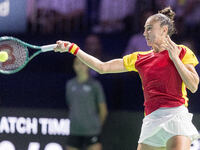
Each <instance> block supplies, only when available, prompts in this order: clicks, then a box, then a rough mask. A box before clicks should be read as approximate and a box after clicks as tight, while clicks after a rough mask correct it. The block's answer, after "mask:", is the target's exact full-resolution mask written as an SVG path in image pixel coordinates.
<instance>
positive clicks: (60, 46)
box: [54, 40, 80, 55]
mask: <svg viewBox="0 0 200 150" xmlns="http://www.w3.org/2000/svg"><path fill="white" fill-rule="evenodd" d="M56 44H57V47H56V48H55V49H54V51H55V52H60V53H62V52H69V53H71V54H73V55H76V54H77V52H78V50H79V49H80V48H79V47H78V46H77V45H76V44H74V43H71V42H68V41H60V40H59V41H57V42H56Z"/></svg>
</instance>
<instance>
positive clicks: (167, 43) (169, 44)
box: [163, 35, 181, 61]
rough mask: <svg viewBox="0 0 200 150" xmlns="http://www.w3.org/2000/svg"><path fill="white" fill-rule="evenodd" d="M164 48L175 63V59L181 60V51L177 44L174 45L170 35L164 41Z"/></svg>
mask: <svg viewBox="0 0 200 150" xmlns="http://www.w3.org/2000/svg"><path fill="white" fill-rule="evenodd" d="M163 47H164V48H165V49H166V50H167V51H168V54H169V57H170V59H171V60H172V61H173V60H174V59H177V58H179V54H180V52H181V50H180V49H179V48H178V46H177V45H176V43H174V42H173V41H172V40H171V38H170V37H169V35H168V36H167V37H166V39H164V42H163Z"/></svg>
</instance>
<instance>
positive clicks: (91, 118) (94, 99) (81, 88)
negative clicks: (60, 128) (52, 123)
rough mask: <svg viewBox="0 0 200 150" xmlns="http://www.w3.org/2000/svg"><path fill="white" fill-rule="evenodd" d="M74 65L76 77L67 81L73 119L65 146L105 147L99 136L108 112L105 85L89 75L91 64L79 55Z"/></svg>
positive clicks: (69, 149)
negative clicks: (103, 87) (81, 59)
mask: <svg viewBox="0 0 200 150" xmlns="http://www.w3.org/2000/svg"><path fill="white" fill-rule="evenodd" d="M73 68H74V71H75V73H76V77H74V78H73V79H71V80H69V81H68V82H67V84H66V102H67V104H68V106H69V119H70V135H69V136H68V138H67V149H66V150H80V149H82V148H85V149H86V150H102V145H101V143H100V139H99V136H100V134H101V129H102V126H103V124H104V121H105V119H106V116H107V107H106V102H105V96H104V92H103V89H102V86H101V84H100V83H99V82H98V81H97V80H95V79H93V78H91V77H90V75H89V68H88V67H87V66H86V65H85V64H83V63H82V62H81V61H80V60H79V59H78V58H77V57H76V58H75V59H74V64H73Z"/></svg>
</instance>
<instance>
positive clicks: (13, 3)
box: [0, 0, 26, 34]
mask: <svg viewBox="0 0 200 150" xmlns="http://www.w3.org/2000/svg"><path fill="white" fill-rule="evenodd" d="M24 31H26V0H0V33H1V34H2V33H21V32H24Z"/></svg>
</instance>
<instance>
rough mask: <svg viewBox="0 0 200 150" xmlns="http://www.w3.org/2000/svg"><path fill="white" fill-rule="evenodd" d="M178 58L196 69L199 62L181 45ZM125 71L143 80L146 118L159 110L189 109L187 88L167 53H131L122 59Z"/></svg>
mask: <svg viewBox="0 0 200 150" xmlns="http://www.w3.org/2000/svg"><path fill="white" fill-rule="evenodd" d="M179 47H180V48H181V52H180V55H179V58H180V59H181V61H182V62H183V64H192V65H193V66H196V65H197V64H198V63H199V62H198V60H197V58H196V56H195V55H194V53H193V52H192V51H191V50H190V49H189V48H187V47H186V46H184V45H179ZM123 60H124V66H125V68H126V69H127V70H128V71H136V72H138V73H139V75H140V78H141V80H142V86H143V92H144V106H145V114H146V115H148V114H150V113H151V112H153V111H155V110H156V109H158V108H160V107H177V106H180V105H183V104H185V105H186V106H187V105H188V97H187V91H186V86H185V84H184V83H183V81H182V79H181V77H180V75H179V73H178V71H177V69H176V68H175V66H174V63H173V62H172V61H171V59H170V58H169V55H168V51H167V50H164V51H162V52H159V53H156V52H154V51H153V50H150V51H147V52H134V53H132V54H130V55H126V56H124V57H123Z"/></svg>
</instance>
